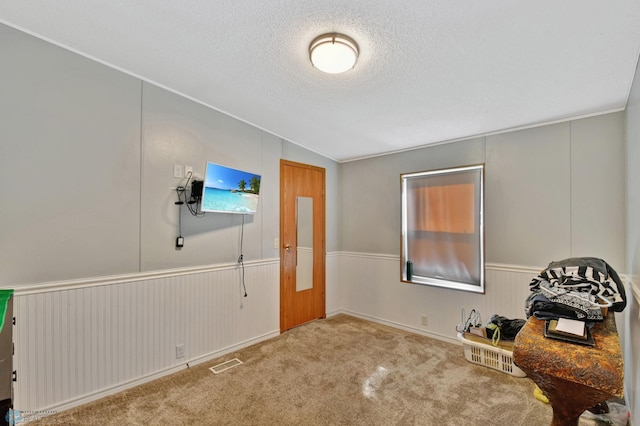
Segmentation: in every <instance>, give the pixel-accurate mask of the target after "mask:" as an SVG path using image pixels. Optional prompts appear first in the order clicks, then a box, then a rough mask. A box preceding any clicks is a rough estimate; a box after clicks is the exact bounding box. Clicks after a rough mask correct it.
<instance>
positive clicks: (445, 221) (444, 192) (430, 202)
mask: <svg viewBox="0 0 640 426" xmlns="http://www.w3.org/2000/svg"><path fill="white" fill-rule="evenodd" d="M413 191H414V194H413V197H414V198H413V200H414V203H415V204H414V205H415V207H416V208H415V210H414V212H413V213H414V214H413V215H411V216H413V218H412V219H413V220H414V221H415V225H416V226H415V227H414V229H416V230H420V231H429V232H451V233H458V234H473V233H474V232H475V220H474V196H475V185H474V184H473V183H464V184H456V185H439V186H426V187H421V188H415V189H414V190H413ZM414 215H415V216H414Z"/></svg>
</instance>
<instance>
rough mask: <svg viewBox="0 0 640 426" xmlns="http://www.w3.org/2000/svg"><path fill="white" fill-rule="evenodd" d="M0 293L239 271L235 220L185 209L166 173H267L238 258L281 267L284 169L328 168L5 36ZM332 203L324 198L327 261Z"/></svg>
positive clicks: (224, 120)
mask: <svg viewBox="0 0 640 426" xmlns="http://www.w3.org/2000/svg"><path fill="white" fill-rule="evenodd" d="M0 57H2V58H3V59H2V62H3V65H2V67H0V85H1V86H0V93H2V96H0V129H2V131H1V132H2V133H1V134H2V143H1V144H0V176H1V177H2V185H1V186H0V199H1V200H2V202H1V204H0V285H2V286H6V287H13V286H15V285H18V284H24V283H39V282H49V281H56V280H67V279H76V278H87V277H98V276H107V275H115V274H124V273H132V272H139V271H151V270H158V269H171V268H178V267H188V266H199V265H211V264H217V263H228V262H232V263H233V262H235V261H236V260H237V258H238V254H239V252H240V236H241V224H242V216H240V215H232V214H214V213H209V214H207V215H206V216H205V217H204V218H201V219H197V218H194V217H192V216H191V215H189V214H188V213H187V211H186V208H183V209H182V228H183V231H182V234H183V236H184V237H185V246H184V248H183V249H182V250H176V249H175V238H176V236H177V232H178V228H177V227H178V207H177V206H175V205H174V202H175V201H176V200H177V196H176V193H175V190H174V188H175V187H176V186H177V185H179V184H181V183H184V180H181V179H179V178H174V177H173V165H174V164H179V165H182V166H185V165H186V166H191V167H193V170H194V172H195V173H196V174H197V175H199V176H200V177H203V175H204V169H205V165H206V162H207V161H211V162H215V163H218V164H222V165H225V166H228V167H235V168H239V169H242V170H246V171H250V172H254V173H258V174H261V175H262V184H261V198H260V202H259V206H258V212H257V214H255V215H253V216H250V215H246V216H245V226H244V242H243V251H244V255H245V260H248V261H250V260H256V259H270V258H277V257H278V249H274V248H273V243H274V238H278V237H279V167H280V165H279V161H280V158H285V159H289V160H292V161H299V162H305V163H307V164H313V165H316V166H320V167H325V168H326V169H327V174H326V175H327V194H337V184H338V167H337V163H335V162H334V161H332V160H329V159H327V158H325V157H322V156H320V155H317V154H315V153H313V152H310V151H307V150H305V149H303V148H301V147H299V146H297V145H293V144H291V143H289V142H285V141H283V140H281V139H280V138H278V137H275V136H273V135H271V134H269V133H267V132H264V131H262V130H260V129H257V128H255V127H253V126H250V125H248V124H246V123H243V122H241V121H239V120H236V119H233V118H231V117H229V116H227V115H225V114H222V113H220V112H217V111H215V110H212V109H210V108H208V107H206V106H203V105H200V104H198V103H196V102H193V101H191V100H188V99H186V98H183V97H181V96H178V95H176V94H174V93H170V92H168V91H166V90H163V89H160V88H158V87H156V86H154V85H151V84H148V83H144V82H142V81H140V80H139V79H136V78H133V77H131V76H128V75H126V74H124V73H122V72H120V71H116V70H113V69H111V68H109V67H106V66H104V65H101V64H98V63H96V62H93V61H91V60H89V59H87V58H84V57H81V56H79V55H77V54H74V53H71V52H68V51H66V50H64V49H62V48H59V47H56V46H53V45H51V44H49V43H46V42H44V41H42V40H38V39H36V38H34V37H32V36H29V35H27V34H24V33H22V32H20V31H17V30H15V29H12V28H9V27H7V26H4V25H0ZM337 217H338V214H337V196H336V195H328V197H327V249H328V250H336V249H337V247H338V242H337V225H336V220H337Z"/></svg>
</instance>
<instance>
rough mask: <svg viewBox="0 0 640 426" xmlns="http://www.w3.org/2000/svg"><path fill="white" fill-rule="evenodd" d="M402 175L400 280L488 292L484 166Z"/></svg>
mask: <svg viewBox="0 0 640 426" xmlns="http://www.w3.org/2000/svg"><path fill="white" fill-rule="evenodd" d="M400 177H401V182H402V250H401V261H402V265H403V267H402V280H403V281H406V282H411V283H416V284H426V285H433V286H438V287H448V288H453V289H457V290H466V291H472V292H476V293H484V232H483V231H484V223H483V222H484V221H483V204H484V194H483V193H484V187H483V185H484V165H474V166H466V167H457V168H451V169H442V170H434V171H427V172H418V173H407V174H403V175H401V176H400Z"/></svg>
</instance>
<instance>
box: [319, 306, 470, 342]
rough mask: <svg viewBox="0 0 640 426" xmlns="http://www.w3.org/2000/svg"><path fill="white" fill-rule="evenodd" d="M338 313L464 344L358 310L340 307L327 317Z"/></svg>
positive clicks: (444, 340)
mask: <svg viewBox="0 0 640 426" xmlns="http://www.w3.org/2000/svg"><path fill="white" fill-rule="evenodd" d="M338 314H345V315H351V316H353V317H356V318H360V319H363V320H367V321H372V322H376V323H378V324H382V325H386V326H389V327H393V328H397V329H400V330H404V331H408V332H409V333H415V334H420V335H422V336H426V337H431V338H433V339H437V340H441V341H443V342H447V343H452V344H454V345H459V346H460V345H462V343H460V341H459V340H458V339H454V338H451V337H449V336H445V335H442V334H439V333H433V332H430V331H426V330H421V329H419V328H416V327H412V326H410V325H405V324H400V323H397V322H394V321H388V320H385V319H382V318H377V317H372V316H370V315H365V314H361V313H358V312H353V311H349V310H345V309H340V310H337V311H334V312H332V313H331V315H327V317H329V316H335V315H338Z"/></svg>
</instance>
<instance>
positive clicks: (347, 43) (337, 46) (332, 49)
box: [309, 33, 359, 74]
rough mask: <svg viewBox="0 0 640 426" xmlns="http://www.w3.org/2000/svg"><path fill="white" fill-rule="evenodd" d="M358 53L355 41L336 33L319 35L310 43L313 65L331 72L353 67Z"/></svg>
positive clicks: (336, 72)
mask: <svg viewBox="0 0 640 426" xmlns="http://www.w3.org/2000/svg"><path fill="white" fill-rule="evenodd" d="M358 53H359V52H358V45H357V44H356V42H355V41H353V40H352V39H351V38H349V37H347V36H345V35H342V34H336V33H330V34H323V35H321V36H318V37H316V38H315V39H313V41H312V42H311V44H310V45H309V59H311V63H312V64H313V66H314V67H316V68H318V69H319V70H320V71H324V72H326V73H329V74H340V73H342V72H345V71H348V70H350V69H351V68H353V66H354V65H355V64H356V61H357V60H358Z"/></svg>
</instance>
